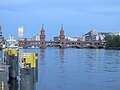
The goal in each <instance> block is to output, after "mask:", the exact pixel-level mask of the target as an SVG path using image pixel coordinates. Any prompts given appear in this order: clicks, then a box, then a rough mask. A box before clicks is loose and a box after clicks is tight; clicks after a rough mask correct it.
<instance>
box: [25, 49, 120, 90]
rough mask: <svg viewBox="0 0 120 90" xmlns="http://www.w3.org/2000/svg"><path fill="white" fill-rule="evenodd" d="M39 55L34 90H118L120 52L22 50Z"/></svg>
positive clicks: (119, 87) (119, 86) (99, 50)
mask: <svg viewBox="0 0 120 90" xmlns="http://www.w3.org/2000/svg"><path fill="white" fill-rule="evenodd" d="M24 52H36V53H38V56H39V59H38V80H37V82H36V86H35V87H36V90H120V51H117V50H104V49H75V48H69V49H58V48H46V49H25V50H24Z"/></svg>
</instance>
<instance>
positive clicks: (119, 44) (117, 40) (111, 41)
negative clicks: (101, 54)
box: [105, 35, 120, 50]
mask: <svg viewBox="0 0 120 90" xmlns="http://www.w3.org/2000/svg"><path fill="white" fill-rule="evenodd" d="M105 41H106V45H105V46H106V49H116V50H120V36H119V35H117V36H115V35H114V36H110V35H109V36H106V37H105Z"/></svg>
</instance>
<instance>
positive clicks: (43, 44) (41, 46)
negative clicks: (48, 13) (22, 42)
mask: <svg viewBox="0 0 120 90" xmlns="http://www.w3.org/2000/svg"><path fill="white" fill-rule="evenodd" d="M45 37H46V36H45V30H44V27H43V25H42V30H41V34H40V48H45V47H46V41H45Z"/></svg>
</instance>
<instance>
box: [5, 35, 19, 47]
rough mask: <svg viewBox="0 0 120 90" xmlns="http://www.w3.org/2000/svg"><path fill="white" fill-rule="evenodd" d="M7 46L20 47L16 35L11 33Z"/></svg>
mask: <svg viewBox="0 0 120 90" xmlns="http://www.w3.org/2000/svg"><path fill="white" fill-rule="evenodd" d="M5 46H6V47H7V48H11V49H18V48H19V47H18V42H17V40H15V39H14V36H12V35H10V36H9V39H8V40H6V45H5Z"/></svg>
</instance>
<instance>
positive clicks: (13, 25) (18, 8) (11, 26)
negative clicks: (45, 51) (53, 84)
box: [0, 0, 120, 40]
mask: <svg viewBox="0 0 120 90" xmlns="http://www.w3.org/2000/svg"><path fill="white" fill-rule="evenodd" d="M119 8H120V0H0V25H1V26H2V31H3V35H4V36H5V38H6V39H7V38H8V37H9V35H10V34H12V35H14V36H15V38H16V39H17V35H18V27H20V26H23V27H24V36H25V37H28V38H31V37H32V36H33V35H34V34H40V30H41V27H42V24H44V29H45V33H46V39H47V40H50V39H52V38H53V37H54V36H58V35H59V31H60V29H61V24H63V26H64V30H65V35H66V36H73V37H79V36H81V35H83V34H85V33H87V32H88V31H90V30H93V29H95V30H97V31H100V32H117V31H120V22H119V21H120V10H119Z"/></svg>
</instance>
